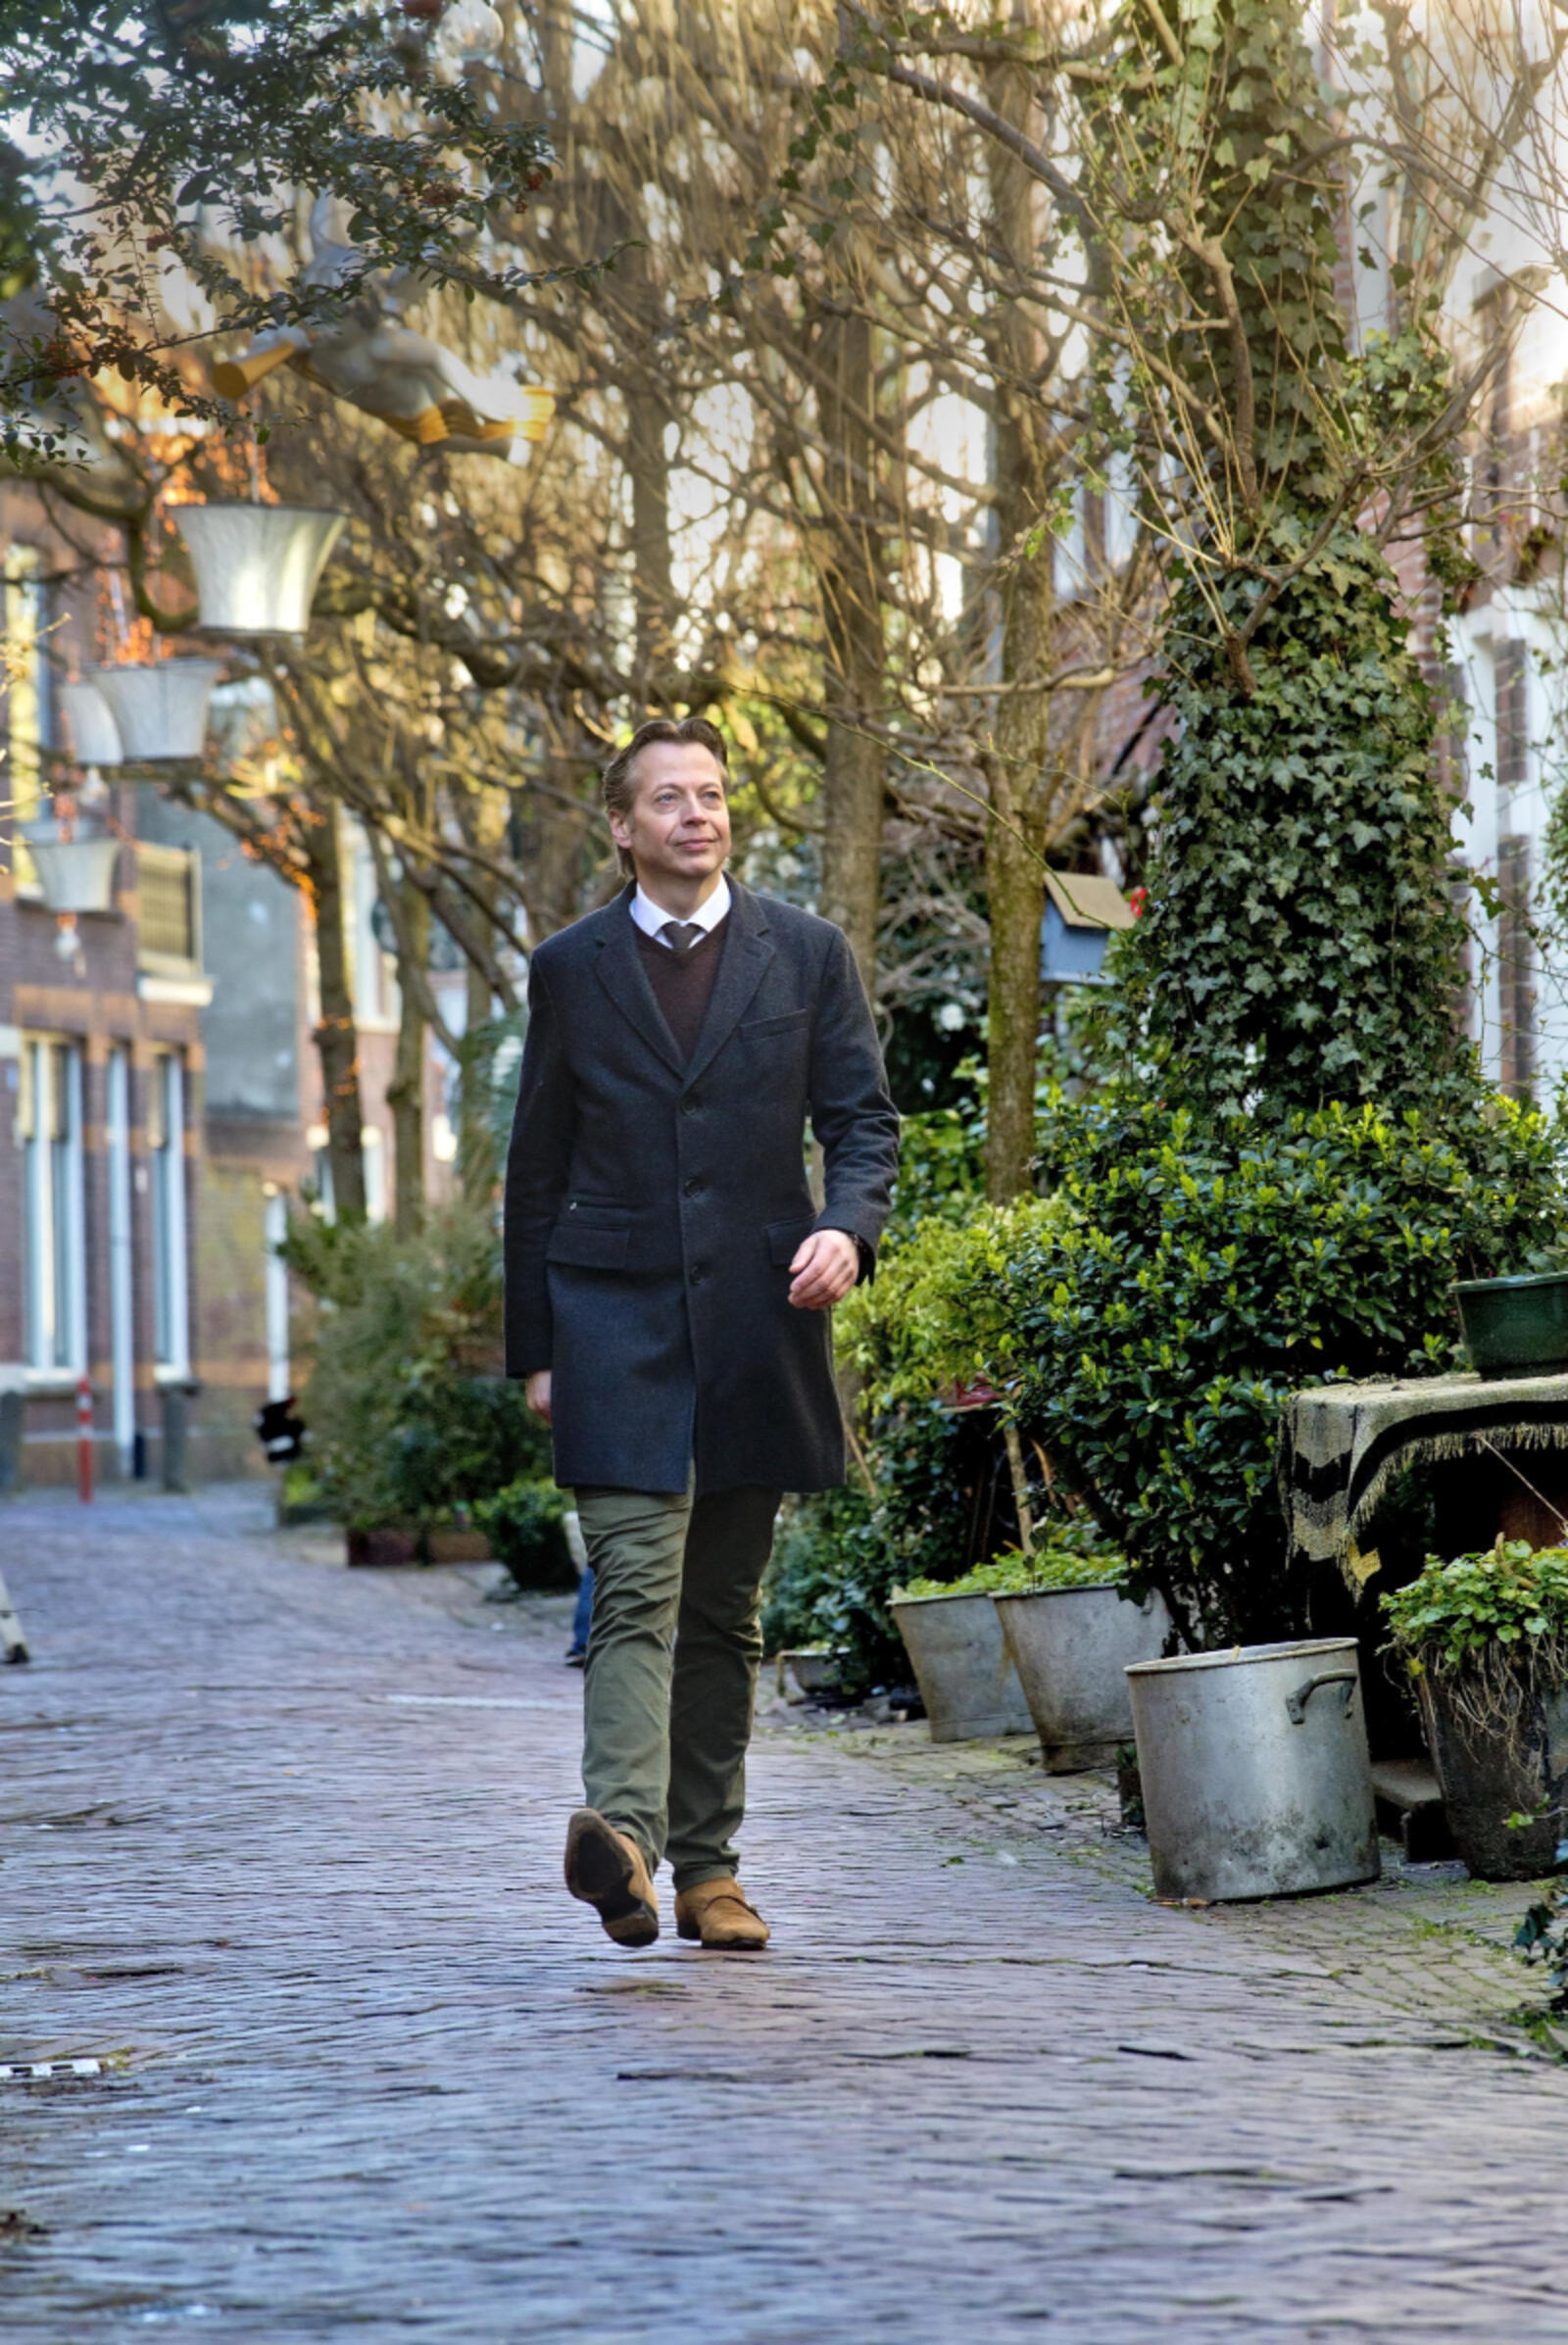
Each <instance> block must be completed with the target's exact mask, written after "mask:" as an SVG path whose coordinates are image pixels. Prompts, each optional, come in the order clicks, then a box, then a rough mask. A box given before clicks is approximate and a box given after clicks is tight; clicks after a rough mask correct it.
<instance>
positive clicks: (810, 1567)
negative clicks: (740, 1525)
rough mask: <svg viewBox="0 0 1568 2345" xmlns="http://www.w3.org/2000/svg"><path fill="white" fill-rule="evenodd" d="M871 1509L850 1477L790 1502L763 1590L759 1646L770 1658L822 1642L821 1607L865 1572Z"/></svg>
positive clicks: (862, 1488) (858, 1483)
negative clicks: (850, 1581) (867, 1531)
mask: <svg viewBox="0 0 1568 2345" xmlns="http://www.w3.org/2000/svg"><path fill="white" fill-rule="evenodd" d="M870 1514H871V1503H870V1499H869V1496H868V1495H867V1492H866V1490H865V1485H864V1484H863V1482H861V1481H860V1479H859V1477H858V1476H853V1475H852V1477H851V1479H850V1480H849V1481H848V1482H846V1483H845V1484H844V1485H843V1486H842V1488H841V1489H839V1490H819V1491H815V1492H813V1493H812V1494H811V1495H810V1496H809V1497H803V1498H795V1499H792V1500H790V1501H789V1502H788V1503H787V1505H786V1508H785V1511H784V1514H783V1515H782V1517H781V1518H780V1522H779V1528H778V1533H777V1536H776V1537H775V1539H774V1541H773V1556H772V1561H771V1562H770V1563H769V1565H768V1567H767V1578H766V1579H765V1581H764V1582H763V1584H762V1644H763V1648H764V1650H765V1651H767V1652H769V1653H782V1652H790V1651H798V1650H800V1649H801V1648H802V1647H803V1646H806V1645H810V1644H818V1643H822V1642H824V1641H826V1638H827V1632H826V1630H825V1629H824V1627H823V1625H822V1622H821V1621H820V1620H819V1618H818V1614H817V1607H818V1605H819V1604H822V1603H824V1602H825V1601H827V1600H829V1599H832V1598H834V1597H836V1596H837V1595H838V1593H839V1591H840V1589H841V1588H843V1587H844V1586H845V1584H846V1582H847V1581H849V1580H851V1579H854V1578H858V1577H859V1576H860V1575H861V1574H862V1573H863V1572H864V1570H865V1566H866V1558H865V1555H864V1552H863V1550H864V1548H865V1544H866V1538H865V1535H866V1530H867V1526H868V1524H869V1521H870Z"/></svg>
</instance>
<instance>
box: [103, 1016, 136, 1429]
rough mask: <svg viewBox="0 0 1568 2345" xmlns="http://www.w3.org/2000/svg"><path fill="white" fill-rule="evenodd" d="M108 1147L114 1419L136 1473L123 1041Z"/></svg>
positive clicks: (111, 1078) (109, 1091)
mask: <svg viewBox="0 0 1568 2345" xmlns="http://www.w3.org/2000/svg"><path fill="white" fill-rule="evenodd" d="M104 1149H105V1155H106V1158H107V1167H106V1169H107V1172H108V1187H109V1366H110V1374H111V1377H112V1379H113V1386H114V1391H113V1397H112V1409H113V1423H114V1433H115V1447H116V1449H117V1450H118V1451H119V1453H120V1469H121V1472H122V1473H123V1474H126V1475H128V1474H130V1473H131V1472H132V1470H133V1467H134V1464H135V1455H136V1333H135V1292H134V1286H133V1282H132V1262H133V1259H134V1250H135V1242H134V1239H133V1236H132V1232H131V1218H130V1215H131V1206H130V1195H131V1178H130V1052H129V1051H128V1050H126V1049H124V1047H123V1045H121V1046H117V1047H116V1048H115V1049H114V1050H111V1051H110V1053H109V1065H108V1068H107V1070H106V1088H105V1115H104Z"/></svg>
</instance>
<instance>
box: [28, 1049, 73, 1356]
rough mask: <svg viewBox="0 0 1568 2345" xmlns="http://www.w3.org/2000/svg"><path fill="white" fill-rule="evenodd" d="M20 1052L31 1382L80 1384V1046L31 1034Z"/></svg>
mask: <svg viewBox="0 0 1568 2345" xmlns="http://www.w3.org/2000/svg"><path fill="white" fill-rule="evenodd" d="M22 1050H23V1087H24V1091H23V1255H24V1263H25V1289H24V1293H25V1304H26V1313H25V1316H26V1329H25V1357H26V1368H27V1380H28V1382H29V1384H43V1385H57V1384H60V1383H62V1382H70V1383H73V1382H74V1381H75V1379H76V1378H77V1377H78V1376H83V1375H85V1374H86V1370H87V1216H86V1202H85V1192H84V1184H83V1178H82V1077H81V1045H80V1043H79V1042H75V1041H73V1040H71V1039H70V1038H68V1037H61V1036H58V1035H47V1034H45V1035H40V1034H29V1035H25V1036H24V1038H23V1044H22ZM57 1151H58V1153H57Z"/></svg>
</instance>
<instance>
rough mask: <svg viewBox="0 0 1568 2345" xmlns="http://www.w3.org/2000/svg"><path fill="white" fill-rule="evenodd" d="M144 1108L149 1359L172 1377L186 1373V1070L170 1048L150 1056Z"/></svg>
mask: <svg viewBox="0 0 1568 2345" xmlns="http://www.w3.org/2000/svg"><path fill="white" fill-rule="evenodd" d="M148 1109H149V1112H148V1119H147V1125H148V1129H147V1141H148V1148H149V1151H150V1155H151V1165H150V1168H149V1169H150V1172H151V1176H152V1209H153V1361H154V1364H155V1366H156V1367H157V1368H158V1369H159V1370H160V1371H162V1372H163V1373H164V1374H165V1375H166V1376H167V1377H168V1378H169V1379H170V1380H171V1381H174V1380H177V1379H179V1378H181V1377H187V1376H189V1374H190V1312H189V1305H188V1302H187V1299H186V1285H185V1070H184V1068H183V1067H182V1066H181V1064H180V1062H179V1060H178V1058H177V1057H176V1056H175V1055H174V1053H173V1051H172V1050H168V1051H164V1052H162V1053H161V1054H160V1055H159V1056H158V1057H157V1058H155V1059H154V1060H153V1063H152V1067H151V1070H150V1076H149V1101H148Z"/></svg>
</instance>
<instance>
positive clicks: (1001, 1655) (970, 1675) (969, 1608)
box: [892, 1596, 1033, 1742]
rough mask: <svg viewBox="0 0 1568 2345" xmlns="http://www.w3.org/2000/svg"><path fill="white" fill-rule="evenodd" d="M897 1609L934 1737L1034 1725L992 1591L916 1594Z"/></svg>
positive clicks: (961, 1737) (1024, 1729) (958, 1738)
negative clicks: (948, 1594) (932, 1594)
mask: <svg viewBox="0 0 1568 2345" xmlns="http://www.w3.org/2000/svg"><path fill="white" fill-rule="evenodd" d="M892 1610H893V1617H894V1619H895V1620H896V1621H897V1623H898V1626H899V1635H900V1636H901V1637H903V1639H904V1641H905V1644H906V1646H907V1649H908V1654H909V1659H910V1661H911V1662H912V1663H913V1665H914V1674H915V1678H916V1680H917V1682H918V1684H919V1687H920V1698H921V1700H922V1701H923V1702H924V1704H925V1710H926V1717H927V1719H928V1720H929V1722H930V1726H931V1739H932V1741H933V1742H964V1741H969V1740H972V1739H973V1738H974V1737H975V1736H977V1735H980V1734H1028V1733H1029V1731H1030V1728H1031V1725H1032V1723H1033V1722H1032V1720H1031V1719H1030V1716H1029V1705H1028V1703H1027V1702H1026V1701H1025V1700H1024V1696H1023V1687H1022V1686H1021V1685H1019V1683H1018V1673H1017V1671H1016V1670H1015V1669H1014V1667H1013V1665H1012V1657H1011V1655H1010V1654H1009V1653H1008V1651H1007V1647H1006V1644H1005V1640H1004V1638H1003V1635H1002V1623H1001V1621H1000V1620H999V1619H998V1618H997V1607H996V1605H995V1603H994V1602H993V1601H992V1599H991V1597H990V1596H912V1597H910V1598H908V1599H907V1601H905V1602H903V1603H899V1604H895V1605H894V1606H893V1607H892Z"/></svg>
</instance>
